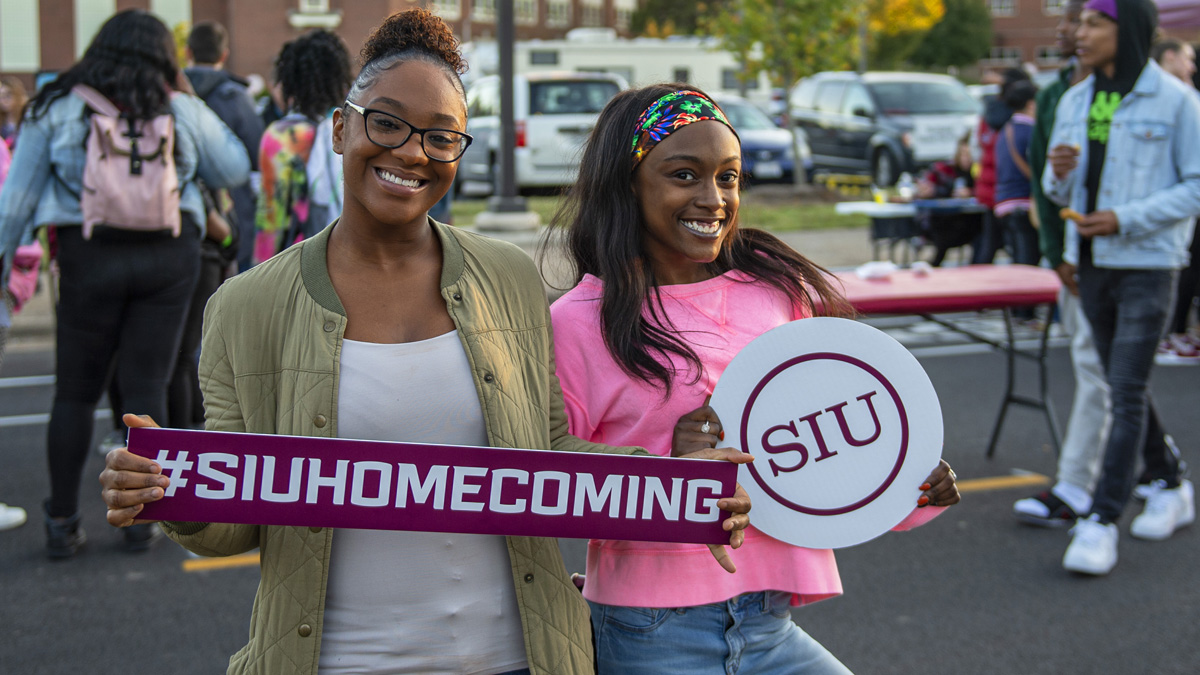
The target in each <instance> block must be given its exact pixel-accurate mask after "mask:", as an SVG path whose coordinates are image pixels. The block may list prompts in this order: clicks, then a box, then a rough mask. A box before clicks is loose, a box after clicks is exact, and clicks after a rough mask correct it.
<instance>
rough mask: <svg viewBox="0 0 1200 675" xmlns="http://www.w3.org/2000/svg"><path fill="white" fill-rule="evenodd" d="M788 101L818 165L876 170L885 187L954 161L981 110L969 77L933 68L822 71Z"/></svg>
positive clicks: (830, 168) (825, 168) (877, 180)
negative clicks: (928, 71)
mask: <svg viewBox="0 0 1200 675" xmlns="http://www.w3.org/2000/svg"><path fill="white" fill-rule="evenodd" d="M788 102H789V106H788V107H789V113H790V115H791V119H792V124H793V125H795V127H796V129H797V132H798V133H800V134H803V136H804V140H805V141H807V143H808V147H809V150H810V151H811V152H812V160H813V168H814V170H817V171H822V170H823V171H839V172H855V173H864V172H870V174H871V176H872V179H873V180H874V182H875V184H877V185H884V186H886V185H892V184H893V183H895V182H896V178H897V177H898V176H899V175H900V173H901V172H903V171H916V170H917V169H920V168H923V167H925V166H927V165H929V164H931V163H933V162H935V161H938V160H950V159H952V158H953V157H954V151H955V146H956V144H957V141H958V139H959V138H962V136H963V135H964V134H966V133H967V132H968V131H970V130H972V129H974V127H975V125H976V124H977V123H978V120H979V113H980V104H979V102H978V101H976V100H975V99H974V98H973V97H972V96H971V94H970V92H968V91H967V88H966V87H965V86H963V84H962V83H961V82H959V81H958V80H956V79H954V78H953V77H950V76H948V75H931V74H926V73H883V72H880V73H862V74H859V73H850V72H828V73H818V74H816V75H813V76H812V77H809V78H806V79H803V80H800V81H799V82H797V83H796V86H795V87H794V88H793V89H792V93H791V96H790V97H789V101H788Z"/></svg>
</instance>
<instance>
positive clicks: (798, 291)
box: [542, 83, 853, 397]
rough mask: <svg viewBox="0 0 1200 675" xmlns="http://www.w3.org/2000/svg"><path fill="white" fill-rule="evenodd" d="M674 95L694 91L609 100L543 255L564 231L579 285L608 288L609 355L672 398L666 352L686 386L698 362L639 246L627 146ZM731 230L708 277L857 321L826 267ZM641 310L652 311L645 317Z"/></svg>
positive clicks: (759, 235)
mask: <svg viewBox="0 0 1200 675" xmlns="http://www.w3.org/2000/svg"><path fill="white" fill-rule="evenodd" d="M680 89H692V90H696V88H695V87H693V86H690V85H686V84H679V83H671V84H658V85H651V86H648V87H643V88H641V89H631V90H627V91H624V92H621V93H619V94H617V95H616V96H615V97H614V98H613V99H612V100H611V101H609V103H608V105H607V106H605V108H604V110H603V111H602V112H601V113H600V118H599V120H597V123H596V127H595V129H593V130H592V133H591V136H590V137H589V138H588V142H587V145H586V146H585V148H584V151H583V156H582V158H581V161H580V168H579V178H578V180H576V182H575V184H574V185H573V186H571V188H570V189H569V190H568V192H567V195H566V199H565V200H564V201H563V204H562V205H561V206H560V207H559V210H558V212H557V213H555V215H554V218H553V220H552V223H551V225H552V227H551V232H548V233H547V237H548V238H547V239H545V240H544V241H543V244H544V245H543V249H542V252H543V254H544V253H545V251H546V249H547V248H548V244H549V243H550V239H549V237H553V236H556V235H554V234H552V233H553V232H554V231H558V232H563V230H564V228H565V235H558V236H565V239H566V242H565V243H566V249H567V253H568V258H569V259H570V260H571V262H572V263H573V264H574V267H575V283H576V284H578V283H579V282H580V281H581V280H582V279H583V276H584V275H585V274H592V275H594V276H597V277H599V278H600V279H602V280H603V281H604V295H603V298H602V299H601V302H600V321H601V330H602V331H603V333H604V343H605V345H607V346H608V350H609V352H611V353H612V355H613V358H614V359H615V360H616V361H617V363H619V364H620V365H621V368H622V369H624V370H625V372H627V373H628V374H629V375H630V376H632V377H635V378H638V379H641V380H643V381H645V382H648V383H655V382H657V383H661V384H662V385H663V386H664V388H665V390H666V391H665V393H664V397H665V396H669V395H670V391H671V385H672V380H673V379H674V378H675V377H676V376H677V375H678V373H677V372H676V371H675V370H674V369H673V368H672V367H671V366H670V360H669V357H670V356H671V355H675V356H678V357H681V358H682V359H684V361H685V362H686V363H687V365H688V369H689V371H690V372H691V373H692V374H693V378H694V379H693V380H692V382H695V381H698V379H699V378H700V376H701V375H702V373H703V364H702V363H701V362H700V358H699V356H697V355H696V352H695V351H694V350H693V349H692V348H691V346H690V345H688V343H687V342H686V341H684V339H683V337H682V336H681V335H680V333H679V332H678V331H677V330H676V329H675V327H674V326H672V325H671V324H670V321H669V319H668V318H667V316H666V313H665V311H664V310H663V307H662V299H661V297H660V296H659V295H658V293H657V290H656V289H657V282H656V280H655V277H654V267H653V265H651V264H650V261H649V260H647V258H646V252H645V249H644V248H643V246H642V233H643V232H644V230H645V224H644V222H643V220H642V212H641V208H640V207H639V205H638V201H637V198H636V196H635V195H634V192H633V190H632V189H631V186H632V184H633V172H634V168H633V166H632V162H631V157H630V140H631V139H632V137H633V136H632V134H633V129H634V124H635V122H636V121H637V118H638V116H639V115H641V114H642V112H643V111H644V110H645V109H646V108H648V107H649V106H650V105H651V104H652V103H654V102H655V101H657V100H658V99H659V98H661V97H662V96H664V95H666V94H668V93H670V92H672V91H678V90H680ZM701 93H703V92H701ZM729 227H730V228H731V230H730V232H729V235H728V236H727V237H726V238H725V241H724V243H723V244H722V246H721V251H720V253H719V254H718V255H717V258H716V260H714V261H713V262H711V263H709V264H708V265H707V269H708V271H709V272H710V273H711V274H712V275H713V276H718V275H721V274H724V273H726V272H729V271H731V270H738V271H741V272H743V273H745V274H747V275H749V276H750V277H752V278H754V279H756V280H759V281H762V282H765V283H767V284H770V285H771V286H773V287H775V288H777V289H779V290H780V291H782V292H783V293H785V294H787V296H788V297H789V298H791V300H792V302H793V303H795V305H796V306H797V307H802V308H807V309H808V310H810V311H812V312H813V313H814V314H817V313H821V314H824V315H828V316H849V315H851V314H853V310H852V309H851V308H850V305H849V303H848V302H847V301H846V299H845V298H844V297H843V296H842V294H841V293H840V292H839V291H838V290H837V289H835V288H834V286H833V284H832V283H831V282H830V280H829V279H828V278H827V276H828V275H829V272H827V271H826V270H825V269H824V268H822V267H820V266H819V265H816V264H814V263H813V262H811V261H809V260H808V259H807V258H805V257H804V256H802V255H800V254H799V253H797V252H796V251H795V250H793V249H792V248H791V247H789V246H788V245H787V244H785V243H783V242H782V241H780V240H779V238H777V237H775V236H774V235H771V234H769V233H767V232H764V231H762V230H754V229H748V228H742V227H741V226H740V225H739V224H738V223H737V219H736V218H735V220H734V222H733V223H730V225H729ZM543 261H544V259H543ZM814 294H815V296H816V297H815V298H814ZM644 308H648V309H649V311H648V312H646V313H644V312H643V309H644Z"/></svg>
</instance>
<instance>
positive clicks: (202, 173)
mask: <svg viewBox="0 0 1200 675" xmlns="http://www.w3.org/2000/svg"><path fill="white" fill-rule="evenodd" d="M77 84H84V85H87V86H89V87H91V88H92V89H95V90H96V91H98V92H99V93H100V94H102V95H103V96H104V97H106V98H107V99H108V100H109V101H111V102H112V103H113V104H114V105H115V106H117V107H118V108H120V109H123V110H125V111H126V114H127V115H128V116H129V117H128V119H131V120H150V119H155V118H157V117H159V116H160V115H162V114H163V113H164V112H167V111H169V112H170V114H171V116H172V118H173V121H174V137H175V153H174V154H175V169H176V173H177V176H178V181H179V185H181V186H182V194H181V196H180V209H181V211H182V213H183V218H182V219H183V224H182V228H181V231H180V234H179V236H178V237H175V236H172V232H171V231H170V230H167V229H163V230H156V231H147V230H141V231H135V230H128V229H121V228H119V227H109V226H104V225H98V226H96V228H95V229H94V230H93V231H92V233H91V234H92V236H91V238H90V239H85V238H84V237H83V231H82V230H83V228H82V227H80V225H81V221H82V220H83V211H82V207H81V205H80V201H79V195H80V194H81V191H82V189H83V186H82V180H83V174H84V167H85V164H86V161H87V152H86V149H85V148H86V140H87V138H88V134H89V125H88V118H87V116H86V108H87V106H86V104H85V103H84V100H83V98H81V97H80V96H79V95H77V94H76V93H74V92H72V88H73V87H74V86H75V85H77ZM190 92H191V88H190V86H189V85H188V83H187V79H186V77H185V76H183V74H182V73H181V72H180V69H179V65H178V62H177V61H176V56H175V42H174V39H173V38H172V36H171V32H170V30H168V29H167V27H166V26H165V25H163V23H162V21H160V20H159V19H157V18H155V17H154V15H152V14H150V13H149V12H146V11H143V10H136V9H133V10H125V11H122V12H118V13H116V14H114V15H113V16H112V17H111V18H109V19H108V20H107V21H106V22H105V23H104V24H103V25H102V26H101V27H100V30H99V32H97V33H96V36H95V37H94V38H93V39H92V41H91V43H90V44H89V45H88V47H87V49H86V50H85V51H84V53H83V56H82V57H81V58H80V60H79V62H78V63H76V64H75V65H73V66H72V67H71V68H70V69H68V70H67V71H65V72H64V73H62V74H61V75H60V76H59V77H58V78H57V79H56V80H54V81H53V82H51V83H49V84H47V85H46V86H45V87H43V89H42V90H41V92H39V93H38V95H37V96H36V97H35V98H34V99H33V101H32V102H31V103H30V106H29V109H28V113H27V114H26V117H25V119H24V121H23V122H22V124H21V140H20V142H19V143H17V151H16V154H15V155H14V156H13V163H12V167H11V169H10V171H9V177H8V179H7V181H6V182H5V185H4V190H3V191H2V192H0V255H2V256H3V258H4V267H3V270H2V273H0V283H7V281H8V279H9V276H10V271H11V266H12V260H13V258H12V255H13V253H14V252H15V250H16V248H17V245H18V244H19V243H22V242H23V241H25V240H27V238H28V237H29V235H30V233H31V232H33V231H34V230H35V229H36V228H40V227H43V226H46V225H55V226H56V232H57V241H58V265H59V269H60V274H61V276H60V282H59V302H58V308H57V324H56V333H55V362H56V373H55V387H54V403H53V406H52V408H51V411H50V423H49V425H48V428H47V439H46V454H47V463H48V465H49V470H50V497H49V499H47V500H46V502H45V504H44V506H43V509H44V513H45V528H46V554H47V555H48V556H49V557H50V558H52V559H63V558H69V557H71V556H73V555H74V554H75V553H76V551H77V550H78V549H79V547H80V546H81V545H83V543H84V542H85V541H86V535H85V534H84V530H83V528H82V527H81V526H80V522H81V515H80V511H79V488H80V480H81V477H82V473H83V468H84V464H85V463H86V460H87V455H88V452H89V450H90V449H91V441H92V430H93V422H94V420H95V411H96V404H97V402H98V401H99V399H100V396H101V393H102V391H103V388H104V383H105V379H106V377H107V375H108V372H109V367H110V364H111V363H112V362H113V360H114V355H115V359H116V377H117V386H118V387H119V389H120V392H121V397H122V399H123V401H124V404H125V405H126V406H128V408H129V409H132V410H138V411H142V412H145V413H147V414H152V415H158V416H159V419H166V404H167V401H166V399H167V396H166V391H167V383H168V382H169V381H170V376H171V369H172V368H173V367H174V364H175V359H176V354H177V352H178V349H179V341H180V335H181V333H182V331H183V320H184V317H185V316H186V314H187V309H188V305H189V303H190V301H191V297H192V292H193V290H194V288H195V285H196V274H197V271H198V268H199V262H200V238H201V237H202V236H203V234H204V222H205V215H204V203H203V198H202V197H201V194H200V190H199V188H198V187H197V185H196V179H197V178H199V179H200V180H203V181H204V182H205V183H206V184H208V185H209V186H215V187H226V186H230V185H238V184H241V183H242V182H243V181H245V180H246V176H247V174H248V173H249V170H250V160H249V158H248V157H247V156H246V152H245V149H244V148H243V147H242V145H241V143H240V142H239V141H238V139H237V138H236V137H235V136H234V135H233V134H232V133H231V132H230V131H229V128H228V127H226V126H225V125H224V124H223V123H222V122H221V120H220V119H219V118H218V117H217V116H216V114H214V113H213V112H212V110H210V109H209V108H208V106H206V105H204V103H203V102H202V101H201V100H200V99H199V98H196V97H195V96H192V95H190ZM153 536H154V531H153V530H151V529H150V528H148V527H138V528H134V529H132V530H127V531H126V533H125V543H126V546H127V547H128V550H130V551H144V550H146V548H147V547H148V546H149V545H150V541H151V540H152V538H153Z"/></svg>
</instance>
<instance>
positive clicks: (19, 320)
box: [8, 228, 871, 351]
mask: <svg viewBox="0 0 1200 675" xmlns="http://www.w3.org/2000/svg"><path fill="white" fill-rule="evenodd" d="M486 234H488V235H489V236H494V237H498V238H501V239H505V240H507V241H511V242H512V243H514V244H516V245H517V246H520V247H521V248H522V249H524V250H525V252H526V253H528V254H529V255H530V256H532V257H533V258H534V260H537V247H538V243H539V242H540V241H541V235H542V231H541V230H539V231H537V232H513V233H503V232H488V233H486ZM777 234H778V236H779V238H780V239H783V240H784V241H785V242H787V244H788V245H789V246H791V247H792V248H794V249H796V250H797V251H799V252H800V253H802V254H804V255H805V256H806V257H808V258H809V259H811V260H812V261H813V262H815V263H817V264H819V265H821V266H823V267H826V268H829V269H837V268H846V267H855V266H858V265H861V264H862V263H864V262H867V261H869V260H870V259H871V243H870V240H869V239H868V234H867V230H866V229H863V228H853V229H844V230H812V231H793V232H779V233H777ZM542 267H543V274H545V275H546V276H547V277H548V278H547V285H548V287H549V288H548V291H549V293H550V295H551V297H557V296H559V295H561V294H562V292H563V291H565V290H566V286H567V285H568V284H569V283H570V279H569V278H567V274H566V272H565V270H563V269H562V268H561V267H560V266H557V265H555V264H554V260H551V259H547V261H546V264H545V265H543V266H542ZM42 280H43V283H42V288H41V289H40V290H39V291H38V293H37V295H35V296H34V297H33V299H32V300H30V301H29V304H27V305H26V306H25V307H24V308H23V309H22V310H21V312H20V313H19V314H17V315H16V316H15V317H13V326H12V331H11V332H10V333H9V339H8V349H11V350H14V351H16V350H21V349H31V348H45V346H46V345H45V343H47V342H50V341H53V339H54V313H53V307H52V304H51V301H50V293H49V292H48V289H47V288H46V282H47V281H48V278H47V277H46V276H45V275H43V277H42Z"/></svg>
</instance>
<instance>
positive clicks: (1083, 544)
mask: <svg viewBox="0 0 1200 675" xmlns="http://www.w3.org/2000/svg"><path fill="white" fill-rule="evenodd" d="M1062 564H1063V569H1065V570H1067V571H1069V572H1079V573H1080V574H1093V575H1096V576H1102V575H1105V574H1108V573H1109V572H1111V571H1112V569H1113V568H1114V567H1116V566H1117V526H1116V525H1115V524H1113V523H1109V524H1107V525H1104V524H1102V523H1101V522H1100V518H1099V517H1098V516H1096V515H1091V516H1088V517H1087V518H1080V519H1079V520H1077V521H1075V527H1073V528H1071V545H1070V546H1067V552H1066V553H1065V554H1063V562H1062Z"/></svg>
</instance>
